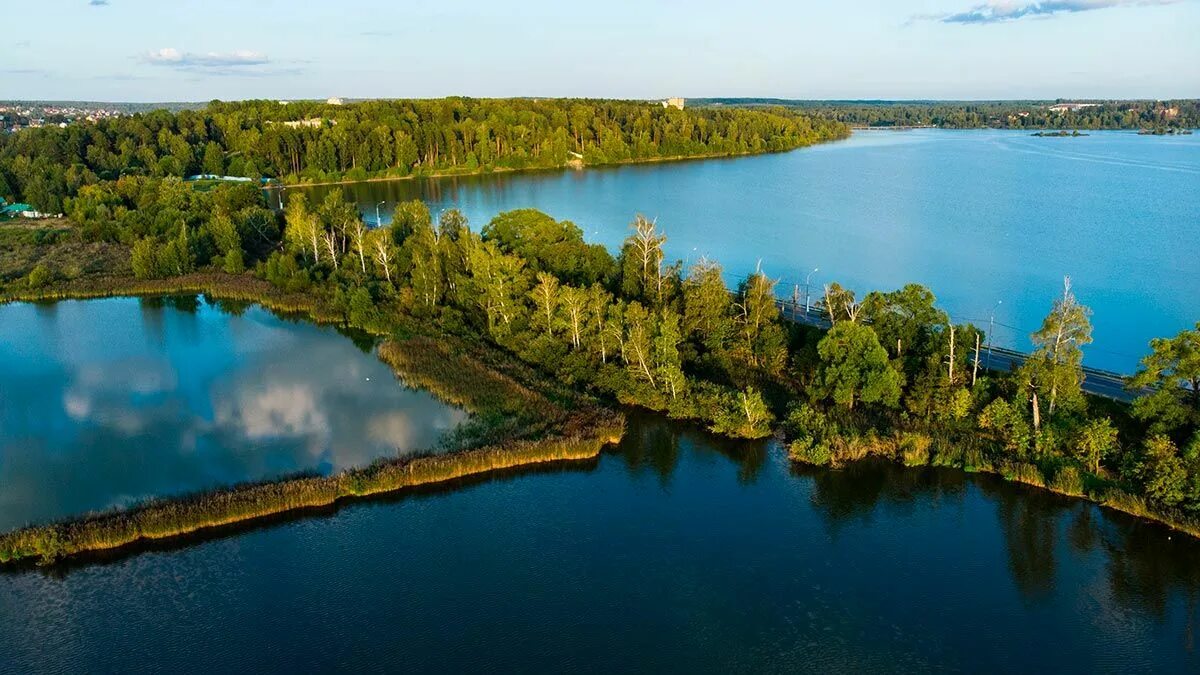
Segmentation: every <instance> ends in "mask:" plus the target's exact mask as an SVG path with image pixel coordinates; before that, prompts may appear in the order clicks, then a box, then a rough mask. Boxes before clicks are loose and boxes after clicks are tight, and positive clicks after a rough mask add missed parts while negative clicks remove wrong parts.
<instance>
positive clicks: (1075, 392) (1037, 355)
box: [1018, 277, 1092, 427]
mask: <svg viewBox="0 0 1200 675" xmlns="http://www.w3.org/2000/svg"><path fill="white" fill-rule="evenodd" d="M1090 315H1091V310H1089V309H1088V308H1087V307H1085V306H1083V305H1081V304H1079V302H1078V301H1077V300H1076V299H1075V294H1074V293H1072V292H1071V279H1070V277H1064V278H1063V294H1062V297H1061V298H1059V299H1058V300H1055V301H1054V306H1053V308H1051V310H1050V314H1049V315H1048V316H1047V317H1046V319H1045V320H1044V321H1043V322H1042V327H1041V329H1040V330H1038V331H1037V332H1036V333H1034V334H1033V335H1032V336H1031V337H1032V339H1033V344H1034V351H1033V354H1032V355H1031V356H1030V357H1029V359H1027V360H1026V361H1025V364H1024V365H1022V366H1021V369H1020V373H1019V375H1018V377H1019V379H1020V380H1021V381H1022V382H1024V383H1025V384H1026V386H1028V387H1029V389H1030V391H1031V404H1032V405H1033V406H1034V407H1035V408H1036V407H1037V402H1036V401H1037V398H1038V396H1039V394H1040V395H1041V396H1042V397H1043V398H1044V397H1047V396H1048V397H1049V402H1050V406H1049V410H1048V412H1049V414H1050V415H1053V414H1054V411H1055V409H1056V408H1057V407H1058V406H1059V405H1060V403H1067V404H1069V405H1070V407H1072V408H1077V407H1079V406H1080V405H1082V403H1083V389H1082V385H1083V350H1082V347H1083V345H1086V344H1088V343H1090V342H1091V341H1092V324H1091V321H1090V320H1089V318H1088V317H1089V316H1090ZM1039 417H1040V411H1039V410H1036V409H1035V410H1034V426H1035V427H1037V426H1039V425H1038V419H1039Z"/></svg>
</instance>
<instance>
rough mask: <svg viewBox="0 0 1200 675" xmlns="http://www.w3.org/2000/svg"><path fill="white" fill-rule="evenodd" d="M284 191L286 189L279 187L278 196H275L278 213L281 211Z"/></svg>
mask: <svg viewBox="0 0 1200 675" xmlns="http://www.w3.org/2000/svg"><path fill="white" fill-rule="evenodd" d="M286 189H287V188H285V187H283V186H282V185H280V186H279V194H278V195H277V196H278V197H279V210H280V211H282V210H283V191H284V190H286Z"/></svg>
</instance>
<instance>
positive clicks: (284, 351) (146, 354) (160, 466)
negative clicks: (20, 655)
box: [0, 296, 467, 530]
mask: <svg viewBox="0 0 1200 675" xmlns="http://www.w3.org/2000/svg"><path fill="white" fill-rule="evenodd" d="M372 348H373V342H372V341H371V340H370V339H369V338H367V337H366V336H364V335H360V334H352V335H349V336H348V335H343V334H339V333H338V332H337V331H335V330H334V329H332V328H329V327H322V326H316V325H314V324H311V323H308V322H301V321H292V320H288V319H286V318H282V317H280V316H277V315H275V314H272V313H271V312H268V311H267V310H264V309H262V308H260V307H257V306H248V305H246V304H245V303H233V302H223V303H218V302H209V301H207V300H204V299H201V298H199V297H197V296H181V297H171V298H142V299H135V298H111V299H103V300H87V301H63V302H56V303H47V304H20V303H16V304H8V305H3V306H0V373H2V374H0V392H2V394H0V530H8V529H12V528H14V527H19V526H21V525H25V524H29V523H42V522H47V521H49V520H56V519H59V518H64V517H67V516H73V515H79V514H81V513H84V512H88V511H95V510H104V509H109V508H114V507H121V506H128V505H130V504H133V503H136V502H140V501H143V500H146V499H148V498H151V497H167V496H173V495H179V494H183V493H190V492H196V491H200V490H208V489H213V488H216V487H221V486H226V485H230V484H234V483H241V482H246V481H258V480H266V479H271V478H276V477H279V476H284V475H289V474H294V473H297V472H311V473H318V474H322V475H328V474H330V473H333V472H336V471H339V470H342V469H346V468H350V467H357V466H363V465H366V464H370V463H371V462H372V461H373V460H375V459H377V458H381V457H396V456H398V455H404V454H406V453H412V452H415V451H428V450H431V449H436V448H437V447H438V443H439V440H440V439H441V438H442V437H443V435H444V434H446V433H447V432H449V431H451V430H452V429H454V428H456V427H457V426H458V425H459V424H460V423H461V422H462V421H463V420H465V419H466V417H467V414H466V413H465V412H464V411H463V410H461V409H459V408H457V407H453V406H449V405H446V404H445V403H442V402H441V401H439V400H437V399H436V398H434V397H433V396H432V395H431V394H429V393H428V392H425V391H422V390H418V389H411V388H408V387H406V386H405V385H404V384H403V383H402V382H398V381H397V378H396V376H395V374H394V373H393V372H392V370H391V368H389V367H388V366H387V365H385V364H384V363H382V362H380V361H379V359H378V358H376V357H375V355H374V354H373V352H372Z"/></svg>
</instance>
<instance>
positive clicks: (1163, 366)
mask: <svg viewBox="0 0 1200 675" xmlns="http://www.w3.org/2000/svg"><path fill="white" fill-rule="evenodd" d="M1150 350H1151V351H1150V354H1149V355H1148V356H1146V357H1145V358H1144V359H1142V367H1141V369H1140V370H1138V372H1137V374H1135V375H1134V376H1133V377H1132V378H1130V381H1129V386H1130V387H1131V388H1133V389H1135V390H1141V389H1149V390H1150V391H1149V392H1148V393H1144V394H1142V395H1141V396H1139V397H1138V398H1137V400H1135V401H1134V404H1133V412H1134V415H1136V416H1137V417H1138V418H1140V419H1142V420H1145V421H1148V422H1150V423H1151V425H1152V427H1153V429H1154V430H1155V431H1157V432H1160V433H1170V432H1172V431H1175V430H1177V429H1179V428H1181V427H1184V428H1186V429H1194V428H1195V427H1197V426H1200V322H1197V323H1196V328H1195V330H1183V331H1180V332H1179V334H1178V335H1176V336H1175V337H1173V338H1155V339H1153V340H1151V341H1150Z"/></svg>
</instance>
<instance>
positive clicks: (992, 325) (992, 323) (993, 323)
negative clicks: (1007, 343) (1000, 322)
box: [988, 300, 1004, 368]
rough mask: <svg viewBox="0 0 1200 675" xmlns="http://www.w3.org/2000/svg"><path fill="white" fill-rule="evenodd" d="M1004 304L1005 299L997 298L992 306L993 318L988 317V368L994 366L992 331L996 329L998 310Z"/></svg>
mask: <svg viewBox="0 0 1200 675" xmlns="http://www.w3.org/2000/svg"><path fill="white" fill-rule="evenodd" d="M1002 304H1004V301H1003V300H997V301H996V304H995V305H993V306H992V318H991V319H988V368H991V367H992V333H993V332H995V330H996V310H997V309H999V308H1000V305H1002Z"/></svg>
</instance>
